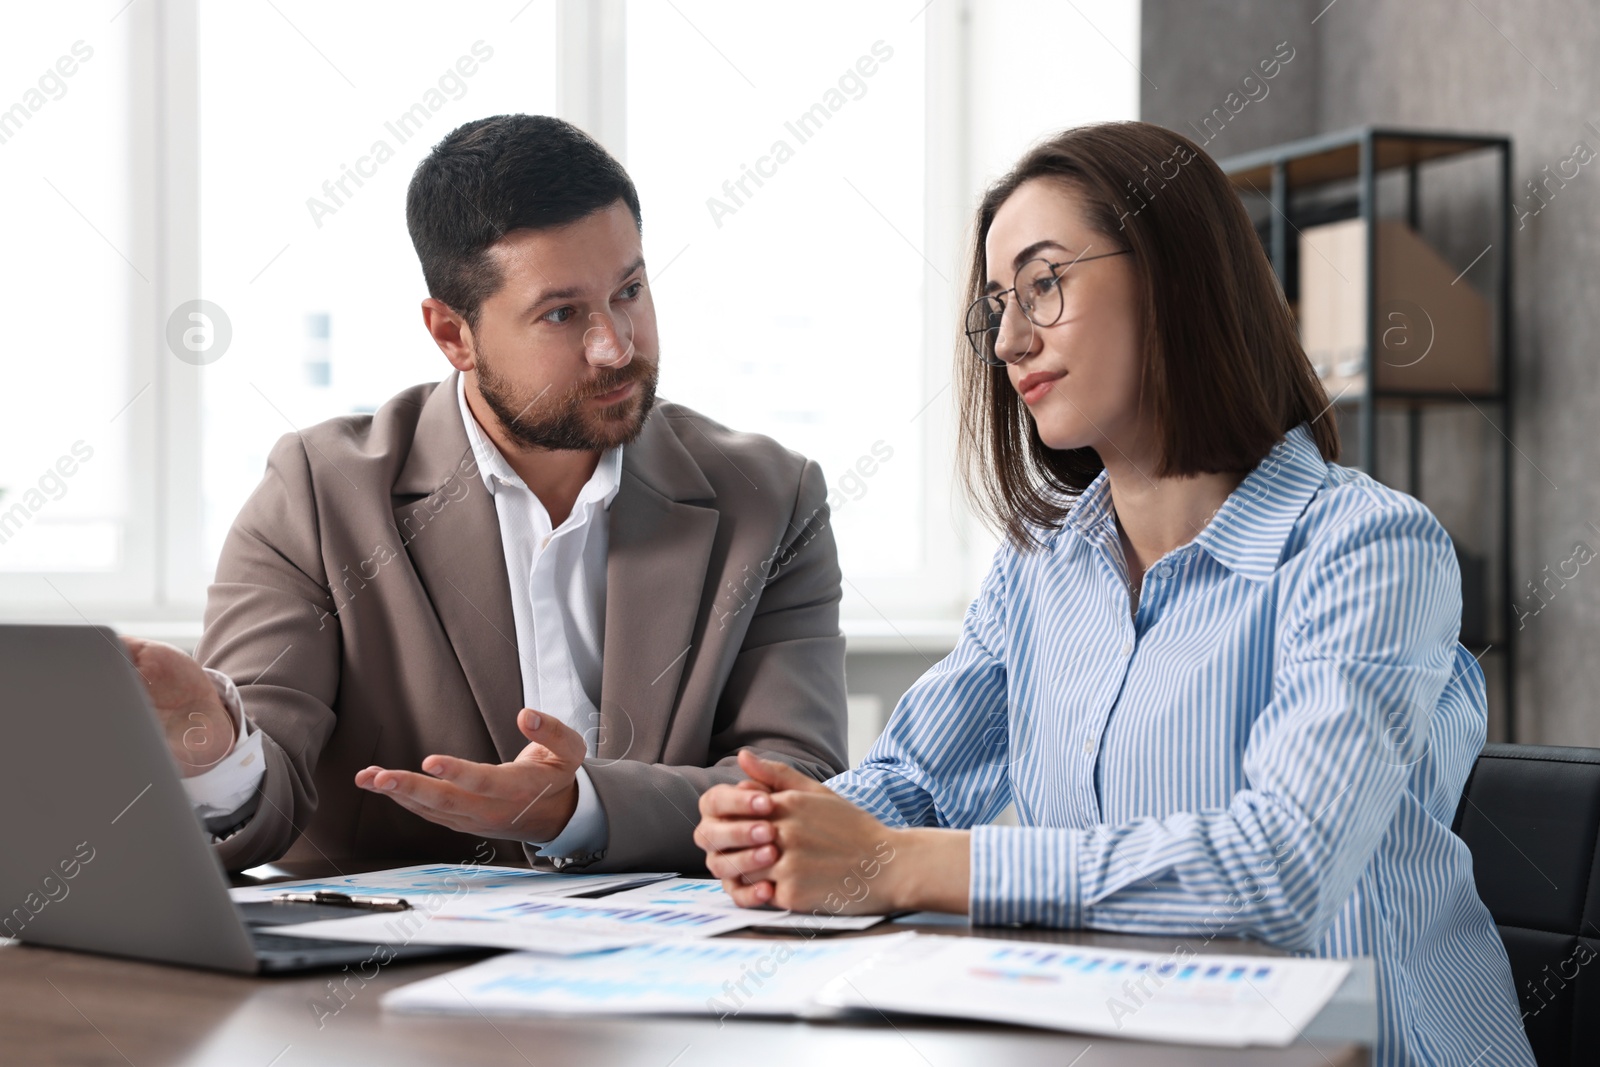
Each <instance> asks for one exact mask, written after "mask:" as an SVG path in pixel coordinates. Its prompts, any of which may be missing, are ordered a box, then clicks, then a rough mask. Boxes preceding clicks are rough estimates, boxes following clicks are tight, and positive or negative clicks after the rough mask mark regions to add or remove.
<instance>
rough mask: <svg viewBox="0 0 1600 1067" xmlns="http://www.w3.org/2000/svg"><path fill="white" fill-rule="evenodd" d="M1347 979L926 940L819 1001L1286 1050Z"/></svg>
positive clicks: (1273, 962)
mask: <svg viewBox="0 0 1600 1067" xmlns="http://www.w3.org/2000/svg"><path fill="white" fill-rule="evenodd" d="M1349 970H1350V964H1349V963H1348V962H1346V961H1344V960H1325V959H1300V958H1295V957H1283V958H1279V957H1272V956H1202V955H1197V954H1193V953H1189V954H1179V953H1156V952H1130V951H1123V950H1113V949H1101V948H1093V947H1086V946H1080V945H1048V944H1039V943H1030V942H1019V941H1001V940H995V939H991V938H980V937H943V936H937V935H924V936H922V937H919V938H917V939H916V940H914V941H909V942H906V943H904V944H902V945H899V946H897V947H896V949H895V951H893V952H890V953H884V954H882V955H879V956H877V957H874V958H872V959H869V960H867V961H866V962H864V963H863V964H861V965H860V966H858V967H857V968H856V969H855V970H853V971H851V972H850V973H848V974H845V975H842V976H841V977H840V978H839V979H838V980H837V981H835V982H833V983H831V984H830V985H829V986H828V987H827V988H826V989H825V990H823V991H822V992H821V993H820V994H819V996H818V999H819V1000H820V1001H821V1002H822V1003H824V1004H830V1005H833V1006H836V1007H840V1008H867V1007H871V1008H877V1009H879V1010H882V1011H902V1012H913V1013H916V1014H920V1015H942V1016H955V1017H959V1018H966V1019H983V1020H986V1021H990V1022H1007V1023H1022V1024H1024V1025H1028V1026H1040V1027H1046V1028H1049V1029H1053V1030H1071V1031H1074V1032H1077V1033H1085V1034H1107V1035H1110V1036H1114V1037H1126V1038H1130V1039H1136V1040H1147V1041H1181V1042H1187V1043H1192V1044H1203V1045H1227V1046H1245V1045H1287V1044H1289V1043H1290V1042H1292V1041H1293V1040H1294V1039H1295V1037H1296V1036H1297V1035H1298V1033H1299V1032H1300V1030H1301V1029H1303V1028H1304V1027H1305V1025H1306V1024H1307V1023H1309V1022H1310V1021H1311V1020H1312V1018H1313V1017H1315V1015H1316V1014H1317V1012H1319V1011H1321V1010H1322V1007H1323V1005H1325V1004H1326V1003H1327V1002H1328V1000H1329V998H1330V997H1332V996H1333V994H1334V992H1335V991H1336V990H1337V989H1338V988H1339V984H1340V983H1341V982H1343V981H1344V977H1345V975H1346V974H1347V973H1348V972H1349Z"/></svg>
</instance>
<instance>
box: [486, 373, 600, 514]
mask: <svg viewBox="0 0 1600 1067" xmlns="http://www.w3.org/2000/svg"><path fill="white" fill-rule="evenodd" d="M456 403H457V404H459V405H460V407H461V422H462V425H463V426H465V427H466V431H467V442H468V443H469V444H471V445H472V455H473V458H474V459H476V460H477V462H478V475H479V476H480V477H481V478H482V479H483V484H484V486H485V487H486V488H487V489H488V490H489V492H490V494H493V493H494V492H495V489H496V487H497V486H499V485H502V484H504V485H516V486H521V487H522V488H524V489H526V488H527V483H525V482H524V481H523V480H522V477H521V476H520V475H519V474H517V472H516V471H514V470H512V469H511V464H509V463H507V462H506V457H505V456H504V455H502V454H501V452H500V449H499V448H498V447H496V445H495V443H494V442H493V441H491V440H489V438H488V437H487V436H485V435H484V432H483V428H482V427H481V426H479V425H478V420H477V419H476V418H475V417H473V414H472V409H471V408H470V407H468V406H467V380H466V377H465V376H464V375H462V374H461V373H460V372H457V374H456ZM621 488H622V446H621V445H617V446H616V447H614V448H608V449H606V450H605V451H604V452H602V453H600V462H599V463H596V464H595V467H594V473H593V474H591V475H590V476H589V480H588V481H587V482H585V483H584V485H583V488H582V489H580V490H578V499H577V500H576V501H575V502H574V503H573V510H574V511H576V510H578V508H580V507H582V506H583V505H584V504H588V503H591V502H598V503H599V504H600V506H601V507H602V508H609V507H610V506H611V502H612V501H613V500H615V499H616V496H617V491H618V490H619V489H621Z"/></svg>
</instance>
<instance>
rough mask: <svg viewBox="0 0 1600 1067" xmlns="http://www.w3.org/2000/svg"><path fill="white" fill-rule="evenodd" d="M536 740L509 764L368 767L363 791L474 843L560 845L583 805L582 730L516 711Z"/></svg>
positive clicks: (360, 777)
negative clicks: (404, 768) (487, 839)
mask: <svg viewBox="0 0 1600 1067" xmlns="http://www.w3.org/2000/svg"><path fill="white" fill-rule="evenodd" d="M517 727H518V728H519V729H520V730H521V731H522V733H523V736H525V737H526V738H527V739H528V741H529V742H530V743H529V745H528V746H527V747H526V748H524V749H523V750H522V751H521V752H519V753H517V758H516V759H514V760H512V761H511V762H510V763H473V762H472V761H471V760H464V759H457V758H456V757H454V756H440V755H433V756H429V757H428V758H427V759H425V760H423V761H422V770H423V771H424V772H426V773H423V774H417V773H416V772H414V771H396V770H389V769H387V768H384V767H367V768H366V769H364V770H360V771H357V772H356V785H358V786H360V787H361V788H362V789H370V790H372V791H373V792H374V793H381V794H383V795H384V796H387V797H389V798H391V799H392V800H393V801H394V802H395V803H396V804H399V805H400V806H401V807H403V808H405V809H406V810H407V811H410V812H414V813H415V814H417V815H420V816H422V817H423V818H424V819H427V820H428V821H429V822H436V823H438V824H439V825H440V826H448V827H449V828H450V829H452V830H459V831H460V832H462V833H464V834H471V835H473V836H475V837H505V838H513V839H515V840H518V841H535V842H537V841H553V840H554V839H555V838H556V837H558V836H560V834H561V831H562V830H564V829H565V828H566V825H567V822H568V821H569V820H570V819H571V818H572V813H573V812H574V811H575V810H576V809H577V807H578V778H577V775H578V768H579V767H581V766H583V758H584V756H585V755H587V754H588V749H587V747H586V746H585V745H584V741H583V737H582V735H580V734H579V733H578V732H577V731H575V730H573V729H572V728H571V727H569V726H567V725H566V724H565V723H562V722H558V721H556V719H554V718H553V717H551V716H549V715H541V714H539V713H538V712H536V711H534V710H533V709H532V708H523V709H522V710H521V711H520V712H518V713H517Z"/></svg>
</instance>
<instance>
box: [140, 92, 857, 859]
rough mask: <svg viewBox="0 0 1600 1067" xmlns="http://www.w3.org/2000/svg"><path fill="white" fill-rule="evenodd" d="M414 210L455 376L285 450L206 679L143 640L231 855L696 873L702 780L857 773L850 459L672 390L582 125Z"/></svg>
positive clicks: (438, 172)
mask: <svg viewBox="0 0 1600 1067" xmlns="http://www.w3.org/2000/svg"><path fill="white" fill-rule="evenodd" d="M407 215H408V222H409V225H410V228H411V232H412V238H413V242H414V243H415V244H416V246H417V249H418V253H419V256H420V257H421V259H422V264H423V271H424V275H425V276H426V278H427V281H428V285H429V292H430V294H431V295H430V297H429V299H428V300H426V301H425V302H424V304H423V315H424V321H425V324H426V325H427V328H428V330H429V332H430V334H431V335H432V337H433V339H434V341H435V342H436V343H437V344H438V345H439V347H440V349H441V350H442V351H443V352H444V353H445V355H446V357H447V358H448V359H449V360H450V362H451V364H452V365H453V366H454V367H455V373H453V374H452V375H451V376H450V377H449V378H447V379H446V380H444V381H442V382H440V383H437V384H434V385H419V386H415V387H413V388H411V389H407V390H406V391H404V392H402V393H400V394H399V395H398V396H396V397H394V398H393V399H391V400H390V401H389V402H388V403H386V404H384V405H383V407H382V408H380V409H379V410H378V411H377V413H376V414H373V415H370V416H365V415H362V416H346V417H342V418H336V419H332V420H330V421H328V422H325V423H322V424H320V425H317V426H313V427H311V428H309V429H306V430H304V431H301V432H299V433H295V434H290V435H288V436H286V437H284V438H283V439H282V440H280V441H279V442H278V444H277V446H276V447H275V448H274V449H273V451H272V454H271V457H270V458H269V460H268V463H267V471H266V476H265V478H264V479H263V480H262V482H261V485H260V486H259V487H258V488H257V489H256V491H255V493H254V495H252V496H251V498H250V500H249V502H248V503H247V504H246V505H245V507H244V509H243V510H242V511H241V512H240V514H239V516H238V518H237V520H236V521H235V523H234V526H233V529H232V531H231V532H230V534H229V536H228V539H227V542H226V544H225V545H224V547H223V551H222V555H221V559H220V561H219V563H218V566H217V576H216V582H215V584H214V585H213V586H212V587H211V590H210V595H209V600H208V603H207V607H206V614H205V631H204V636H203V637H202V639H201V641H200V644H199V647H198V649H197V650H196V655H195V659H196V660H198V661H199V664H203V665H204V667H205V668H207V670H206V671H202V670H201V667H200V666H199V664H196V663H195V662H194V661H193V660H189V659H187V658H186V657H183V656H182V655H181V654H180V653H177V652H176V650H174V649H171V648H170V647H167V646H160V645H154V644H151V643H148V642H141V641H137V640H133V639H130V640H129V641H128V644H129V647H130V649H131V651H132V653H133V655H134V658H135V662H136V665H137V666H138V667H139V669H140V671H141V673H142V674H143V675H144V677H145V680H146V683H147V685H148V687H149V689H150V693H151V697H152V702H153V703H154V704H155V705H156V707H157V709H158V712H159V713H160V714H161V716H162V717H163V719H164V721H165V723H166V725H167V731H168V737H169V744H170V746H171V748H172V750H173V752H174V754H175V755H176V756H177V757H178V759H179V761H180V763H181V764H182V768H183V771H184V773H185V775H186V778H185V782H186V784H187V785H189V786H190V787H191V788H190V793H191V797H192V798H193V799H194V802H195V804H196V807H197V810H199V812H200V813H201V815H202V817H203V818H204V819H205V821H206V824H207V826H208V827H210V828H212V830H213V832H214V833H215V834H216V836H217V839H218V842H217V845H216V847H217V849H218V852H219V855H220V857H221V858H222V860H223V862H224V863H225V865H226V866H227V867H229V868H230V869H241V868H244V867H249V866H252V865H254V864H258V863H262V862H267V861H270V860H274V859H277V858H279V857H283V856H288V857H289V858H291V859H311V860H317V861H320V862H324V863H332V864H334V865H339V864H341V863H342V862H343V861H346V860H349V861H358V862H363V863H369V864H370V863H381V864H385V865H400V864H407V863H418V862H444V861H455V862H466V861H468V860H469V859H478V860H480V861H481V860H482V859H483V858H484V856H485V851H484V849H483V846H482V844H481V843H482V842H483V841H490V842H493V843H494V855H495V857H496V862H502V863H503V862H521V861H522V857H523V855H524V850H525V849H526V855H527V856H528V858H529V859H530V860H531V861H533V862H534V863H539V864H554V865H555V866H557V867H565V868H569V869H583V870H590V871H609V870H629V869H633V870H679V871H698V870H701V869H703V864H704V856H703V854H702V853H701V851H700V850H699V849H698V848H697V847H696V846H695V844H694V842H693V839H692V834H693V831H694V828H695V824H696V822H697V820H698V806H697V805H698V799H699V795H700V794H701V793H702V792H704V791H705V790H706V789H708V788H709V787H711V786H712V785H715V784H717V783H721V782H733V781H737V780H740V779H741V778H743V777H744V776H743V774H742V772H741V771H740V770H739V768H738V765H737V753H738V752H739V750H741V749H743V748H746V747H749V748H753V749H756V750H759V751H760V752H762V753H763V754H765V755H768V756H771V757H774V758H778V759H782V760H784V761H786V762H788V763H790V764H792V765H793V766H795V767H796V768H798V769H799V770H801V771H802V772H804V773H805V774H807V775H810V776H812V777H815V778H818V779H823V778H827V777H829V776H830V775H832V774H834V773H836V772H838V771H840V770H842V769H843V768H844V766H845V763H844V739H845V725H844V709H845V697H844V677H843V667H844V662H843V661H844V642H843V638H842V637H841V636H840V633H839V626H838V604H839V598H840V574H839V567H838V563H837V559H836V553H835V548H834V541H833V535H832V532H831V530H830V527H829V523H828V510H827V506H826V503H825V498H826V486H825V484H824V481H823V478H822V475H821V472H820V470H819V469H818V467H817V466H816V464H815V463H812V462H810V461H807V460H806V459H804V458H803V457H801V456H799V455H796V454H795V453H793V452H790V451H788V450H786V449H784V448H782V447H781V446H779V445H778V444H776V443H775V442H773V441H771V440H769V439H767V438H764V437H759V436H756V435H751V434H741V433H735V432H733V431H731V430H729V429H727V428H725V427H723V426H720V425H718V424H717V423H715V422H712V421H711V420H709V419H707V418H705V417H703V416H701V415H698V414H696V413H695V412H693V411H690V410H689V409H687V408H683V407H680V406H677V405H674V404H669V403H661V404H659V405H657V404H655V403H654V391H655V382H656V374H657V365H658V361H659V353H658V351H657V343H656V333H655V316H654V308H653V305H652V303H651V301H650V294H649V288H648V283H647V280H646V275H645V271H644V261H643V256H642V252H641V245H640V223H639V211H638V202H637V197H636V195H635V194H634V192H633V187H632V184H631V182H629V181H628V179H627V177H626V175H625V173H623V172H622V169H621V167H620V166H619V165H618V164H616V162H615V161H614V160H612V159H611V157H610V156H609V155H606V154H605V152H604V150H603V149H601V148H600V147H599V146H598V145H596V144H595V143H594V142H593V141H591V140H590V139H588V138H587V137H586V136H584V135H583V134H581V133H580V132H578V131H577V130H576V129H575V128H573V127H571V126H569V125H567V124H566V123H562V122H560V121H559V120H555V119H548V118H542V117H530V116H497V117H496V118H493V119H484V120H479V121H477V122H473V123H468V124H467V125H466V126H463V127H461V128H460V129H458V130H456V131H455V132H453V133H452V134H450V135H449V136H448V137H447V138H446V139H445V140H444V141H442V142H441V143H440V144H439V145H438V146H436V147H435V149H434V151H433V155H431V156H430V157H429V159H428V160H427V161H425V162H424V163H423V164H422V165H421V166H420V167H419V168H418V170H417V174H416V176H415V177H414V178H413V181H412V187H411V190H410V195H409V197H408V203H407ZM746 281H748V279H740V280H739V284H741V285H742V284H744V283H745V282H746ZM684 340H685V342H692V339H687V338H686V339H684ZM562 553H565V554H564V555H563V554H562ZM513 575H515V578H513ZM530 692H536V693H537V694H538V695H539V697H540V702H541V703H544V704H545V705H546V706H545V708H544V709H540V708H530V707H525V704H527V701H526V700H525V697H527V696H528V695H529V694H530ZM551 708H555V709H556V710H551ZM240 783H244V785H243V786H242V787H241V784H240ZM580 822H581V823H582V824H583V825H582V826H581V827H580V826H578V824H579V823H580ZM563 841H567V842H568V846H571V845H572V843H573V842H579V843H581V846H582V847H581V848H578V847H567V846H563V845H562V844H561V842H563Z"/></svg>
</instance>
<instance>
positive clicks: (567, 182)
mask: <svg viewBox="0 0 1600 1067" xmlns="http://www.w3.org/2000/svg"><path fill="white" fill-rule="evenodd" d="M618 200H621V201H622V202H623V203H625V204H627V205H628V210H629V211H631V212H633V221H634V224H635V225H637V226H639V228H640V230H641V232H642V231H643V229H644V222H643V218H642V217H641V216H640V214H639V194H638V193H637V192H635V191H634V188H633V180H632V179H631V178H629V177H628V172H627V171H625V170H623V169H622V164H620V163H618V162H617V161H616V160H615V159H613V158H612V156H611V154H610V153H609V152H607V151H606V150H605V149H604V148H602V147H600V145H599V143H598V142H596V141H595V140H594V138H592V137H590V136H589V135H588V134H586V133H584V132H583V131H582V130H580V129H578V128H577V127H576V126H574V125H572V123H570V122H563V121H562V120H561V119H557V118H551V117H550V116H549V115H494V116H491V117H489V118H485V119H476V120H474V121H472V122H468V123H465V124H463V125H461V126H457V127H456V128H455V129H454V130H452V131H450V133H449V134H448V135H447V136H446V137H445V139H444V140H442V141H440V142H439V143H438V144H436V145H434V147H433V151H432V152H430V153H428V158H426V159H424V160H423V161H422V162H421V163H419V164H417V169H416V173H414V174H412V175H411V187H410V188H409V189H408V190H407V191H406V228H407V229H408V230H410V231H411V244H412V246H413V247H414V248H416V250H417V258H418V259H420V260H421V261H422V276H423V278H424V279H426V281H427V283H428V294H429V295H430V296H432V297H434V298H435V299H438V300H442V301H444V302H445V303H446V304H448V305H450V307H451V308H452V309H453V310H454V311H455V312H457V313H458V314H459V315H461V316H462V317H463V318H465V319H466V320H467V325H469V326H472V327H474V328H476V327H477V325H478V311H479V307H480V305H481V304H482V303H483V301H484V300H485V299H487V298H488V297H490V296H492V295H493V294H494V293H495V292H496V291H498V290H499V288H500V286H501V285H502V284H503V283H504V280H505V279H503V278H502V277H501V276H500V271H499V270H498V269H497V268H496V267H495V264H494V262H493V261H492V260H490V258H489V256H488V248H489V246H490V245H492V244H494V243H495V242H496V241H498V240H500V238H502V237H504V236H506V235H507V234H508V233H510V232H511V231H512V230H545V229H550V228H552V227H555V226H563V225H565V224H567V223H569V222H576V221H578V220H579V219H581V218H585V217H587V216H589V215H592V214H594V213H595V212H596V211H599V210H601V209H602V208H605V207H609V206H610V205H611V204H614V203H616V202H617V201H618Z"/></svg>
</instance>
